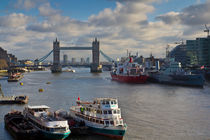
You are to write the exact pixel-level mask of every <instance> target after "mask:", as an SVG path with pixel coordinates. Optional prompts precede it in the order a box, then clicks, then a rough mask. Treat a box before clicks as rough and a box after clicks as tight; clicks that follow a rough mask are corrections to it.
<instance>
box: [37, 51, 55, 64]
mask: <svg viewBox="0 0 210 140" xmlns="http://www.w3.org/2000/svg"><path fill="white" fill-rule="evenodd" d="M52 52H53V50H51V51H50V52H49V53H48V54H46V55H45V56H43V57H42V58H40V59H36V60H35V61H38V62H43V61H44V60H45V59H47V57H48V56H50V55H51V53H52Z"/></svg>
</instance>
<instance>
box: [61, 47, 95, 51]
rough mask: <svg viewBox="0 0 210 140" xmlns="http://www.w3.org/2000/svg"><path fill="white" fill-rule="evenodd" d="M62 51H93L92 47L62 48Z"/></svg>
mask: <svg viewBox="0 0 210 140" xmlns="http://www.w3.org/2000/svg"><path fill="white" fill-rule="evenodd" d="M60 50H92V47H60Z"/></svg>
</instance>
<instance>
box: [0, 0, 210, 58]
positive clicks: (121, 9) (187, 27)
mask: <svg viewBox="0 0 210 140" xmlns="http://www.w3.org/2000/svg"><path fill="white" fill-rule="evenodd" d="M209 13H210V0H0V46H1V47H3V48H4V49H6V50H8V52H9V53H13V54H15V55H16V56H17V57H18V58H19V59H26V58H29V59H35V58H40V57H42V56H44V55H46V54H47V53H48V52H50V51H51V50H52V43H53V40H55V38H56V37H57V38H58V39H59V40H60V42H61V46H91V42H92V40H93V38H94V37H98V38H99V40H100V48H101V50H103V51H104V52H105V53H106V54H107V55H109V56H111V57H112V58H117V57H121V56H125V55H126V51H127V49H128V50H129V51H131V53H133V54H135V53H136V52H138V53H139V54H141V55H143V56H145V57H147V56H149V54H150V53H151V52H152V54H153V55H154V56H156V57H163V56H164V55H165V47H166V45H167V44H170V45H171V46H174V44H173V43H174V42H179V41H180V40H182V39H183V40H186V39H195V38H196V37H205V36H206V33H204V32H203V30H204V25H205V24H207V25H209V26H210V14H209ZM64 53H65V54H68V56H69V58H71V57H78V58H79V57H88V56H91V52H90V51H72V52H70V51H65V52H61V55H62V54H64ZM102 60H103V59H102Z"/></svg>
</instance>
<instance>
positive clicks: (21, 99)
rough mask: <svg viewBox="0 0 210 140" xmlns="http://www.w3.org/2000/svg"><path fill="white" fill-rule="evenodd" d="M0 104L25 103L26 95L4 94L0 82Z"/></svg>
mask: <svg viewBox="0 0 210 140" xmlns="http://www.w3.org/2000/svg"><path fill="white" fill-rule="evenodd" d="M0 94H1V96H0V104H27V103H28V96H25V95H19V96H4V93H3V92H2V89H1V84H0Z"/></svg>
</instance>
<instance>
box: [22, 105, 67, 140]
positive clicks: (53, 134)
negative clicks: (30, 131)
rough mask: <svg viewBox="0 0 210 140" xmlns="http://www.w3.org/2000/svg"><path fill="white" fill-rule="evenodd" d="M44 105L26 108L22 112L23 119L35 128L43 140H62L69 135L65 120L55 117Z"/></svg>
mask: <svg viewBox="0 0 210 140" xmlns="http://www.w3.org/2000/svg"><path fill="white" fill-rule="evenodd" d="M48 109H49V107H48V106H46V105H40V106H28V107H25V109H24V111H23V115H24V117H25V118H26V119H27V120H28V121H29V122H30V123H31V124H32V125H33V126H34V127H35V128H37V129H38V130H39V131H40V132H41V134H42V135H43V138H46V139H54V140H63V139H65V138H67V137H68V136H69V134H70V130H69V125H68V122H67V120H64V119H62V118H59V117H57V116H56V115H55V114H54V113H51V112H49V111H48Z"/></svg>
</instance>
